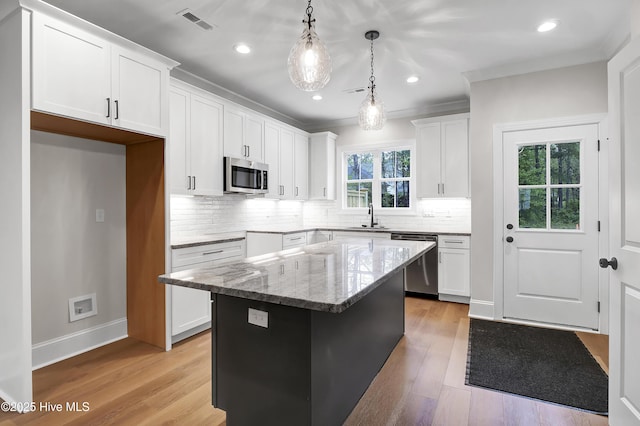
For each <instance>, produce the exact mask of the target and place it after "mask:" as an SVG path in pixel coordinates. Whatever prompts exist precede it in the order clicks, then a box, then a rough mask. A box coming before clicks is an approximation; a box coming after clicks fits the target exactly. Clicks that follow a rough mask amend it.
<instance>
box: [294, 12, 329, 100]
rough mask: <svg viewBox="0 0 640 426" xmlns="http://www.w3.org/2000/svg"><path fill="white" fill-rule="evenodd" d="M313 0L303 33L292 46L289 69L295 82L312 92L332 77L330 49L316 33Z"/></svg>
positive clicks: (299, 86)
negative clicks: (312, 15)
mask: <svg viewBox="0 0 640 426" xmlns="http://www.w3.org/2000/svg"><path fill="white" fill-rule="evenodd" d="M312 13H313V7H311V0H309V3H308V5H307V10H306V14H307V19H303V20H302V22H303V23H304V24H305V25H304V30H303V31H302V35H301V36H300V38H299V39H298V41H297V42H296V44H295V45H294V46H293V47H292V48H291V52H289V59H288V60H287V69H288V70H289V77H290V78H291V81H292V82H293V84H294V85H295V86H296V87H297V88H298V89H301V90H304V91H307V92H311V91H315V90H319V89H322V88H323V87H324V86H325V85H326V84H327V83H328V82H329V78H331V57H330V56H329V51H328V50H327V47H326V46H325V45H324V43H323V42H321V41H320V39H319V38H318V35H317V34H316V30H315V25H314V23H315V22H316V20H315V19H313V18H312V17H311V14H312Z"/></svg>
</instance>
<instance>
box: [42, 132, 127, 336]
mask: <svg viewBox="0 0 640 426" xmlns="http://www.w3.org/2000/svg"><path fill="white" fill-rule="evenodd" d="M125 166H126V157H125V147H124V146H122V145H116V144H110V143H103V142H96V141H90V140H86V139H79V138H72V137H68V136H61V135H55V134H51V133H43V132H36V131H33V132H31V208H32V211H31V233H32V234H31V242H32V246H31V255H32V267H31V272H32V281H31V288H32V296H31V300H32V333H33V335H32V340H33V343H34V344H35V343H41V342H43V341H47V340H50V339H53V338H56V337H60V336H64V335H67V334H70V333H73V332H76V331H79V330H83V329H86V328H90V327H94V326H96V325H99V324H104V323H107V322H110V321H113V320H116V319H121V318H125V317H126V315H127V314H126V306H127V305H126V210H125V208H126V204H125V195H126V169H125ZM98 208H101V209H104V210H105V221H104V223H97V222H96V209H98ZM90 293H96V296H97V305H98V315H97V316H94V317H89V318H85V319H82V320H79V321H76V322H73V323H70V322H69V311H68V301H69V298H72V297H76V296H82V295H85V294H90Z"/></svg>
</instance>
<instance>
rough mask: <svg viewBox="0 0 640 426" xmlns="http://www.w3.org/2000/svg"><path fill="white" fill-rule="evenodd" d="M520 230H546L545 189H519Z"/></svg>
mask: <svg viewBox="0 0 640 426" xmlns="http://www.w3.org/2000/svg"><path fill="white" fill-rule="evenodd" d="M519 226H520V228H536V229H546V228H547V190H546V188H525V189H520V214H519Z"/></svg>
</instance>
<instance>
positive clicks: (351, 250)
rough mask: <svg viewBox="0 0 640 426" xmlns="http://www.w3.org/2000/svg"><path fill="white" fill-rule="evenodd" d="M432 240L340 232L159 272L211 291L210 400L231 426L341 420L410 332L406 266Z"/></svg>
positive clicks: (171, 279)
mask: <svg viewBox="0 0 640 426" xmlns="http://www.w3.org/2000/svg"><path fill="white" fill-rule="evenodd" d="M432 246H433V243H424V242H407V241H388V240H381V241H375V240H374V241H372V240H366V239H365V240H361V239H356V240H347V241H338V242H335V241H334V242H329V243H322V244H316V245H313V246H307V247H304V248H302V249H294V250H288V251H283V252H279V253H275V254H272V255H266V256H260V257H254V258H250V259H247V261H246V262H242V263H236V264H231V265H225V266H219V267H214V268H206V269H201V270H190V271H182V272H178V273H174V274H170V275H165V276H161V277H160V281H161V282H164V283H167V284H174V285H183V286H188V287H194V288H201V289H209V290H210V291H211V292H212V304H211V306H212V333H213V334H212V339H211V341H212V397H213V398H212V402H213V405H214V406H215V407H218V408H220V409H222V410H225V411H226V412H227V423H228V424H229V425H230V426H235V425H256V424H260V425H271V424H273V425H276V424H278V425H283V424H286V425H340V424H342V423H343V422H344V421H345V420H346V418H347V417H348V415H349V414H350V413H351V411H352V410H353V408H354V407H355V405H356V404H357V402H358V400H359V399H360V397H361V396H362V395H363V394H364V392H365V391H366V389H367V387H368V386H369V384H370V383H371V381H372V380H373V378H374V377H375V375H376V374H377V373H378V371H380V369H381V368H382V366H383V364H384V362H385V361H386V359H387V358H388V356H389V355H390V354H391V352H392V351H393V349H394V347H395V346H396V344H397V343H398V341H399V340H400V338H401V337H402V335H403V334H404V279H403V271H404V266H406V265H407V264H409V263H411V262H412V261H414V260H415V259H417V258H418V257H419V256H420V255H421V254H422V253H424V252H425V251H427V250H429V249H431V248H432ZM269 256H270V257H269ZM239 270H242V271H243V272H242V274H240V275H243V276H244V278H241V279H239V278H238V273H239ZM248 276H251V278H247V277H248ZM232 277H235V278H232ZM207 287H208V288H207ZM254 310H256V311H259V312H257V314H258V315H259V316H261V317H260V318H262V319H260V318H258V319H256V317H255V315H256V311H254ZM252 315H253V316H252ZM265 317H266V318H267V319H266V322H265V320H264V318H265ZM256 323H257V325H256ZM265 326H266V327H265Z"/></svg>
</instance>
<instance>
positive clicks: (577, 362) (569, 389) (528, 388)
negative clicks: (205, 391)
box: [466, 319, 609, 415]
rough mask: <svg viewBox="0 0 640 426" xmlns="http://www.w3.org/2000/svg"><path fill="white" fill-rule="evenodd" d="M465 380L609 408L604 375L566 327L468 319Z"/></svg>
mask: <svg viewBox="0 0 640 426" xmlns="http://www.w3.org/2000/svg"><path fill="white" fill-rule="evenodd" d="M466 383H467V385H472V386H479V387H483V388H488V389H494V390H498V391H502V392H508V393H513V394H516V395H522V396H526V397H529V398H534V399H539V400H542V401H547V402H553V403H556V404H560V405H567V406H569V407H574V408H578V409H581V410H585V411H589V412H592V413H595V414H602V415H606V414H607V413H608V402H609V401H608V386H609V377H608V376H607V374H606V373H605V372H604V371H603V370H602V368H600V365H598V363H597V362H596V360H595V359H594V358H593V356H591V353H589V351H588V350H587V348H586V347H585V346H584V344H583V343H582V341H581V340H580V339H579V338H578V336H576V334H575V333H573V332H570V331H560V330H550V329H546V328H538V327H528V326H523V325H516V324H507V323H501V322H494V321H483V320H476V319H472V320H471V327H470V330H469V352H468V356H467V375H466Z"/></svg>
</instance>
